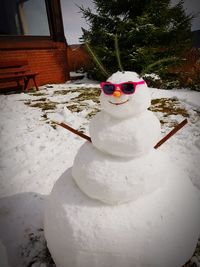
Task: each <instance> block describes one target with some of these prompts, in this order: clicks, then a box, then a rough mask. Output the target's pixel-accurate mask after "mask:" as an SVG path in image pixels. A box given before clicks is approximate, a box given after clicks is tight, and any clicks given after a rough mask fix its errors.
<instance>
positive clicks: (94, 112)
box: [86, 108, 99, 120]
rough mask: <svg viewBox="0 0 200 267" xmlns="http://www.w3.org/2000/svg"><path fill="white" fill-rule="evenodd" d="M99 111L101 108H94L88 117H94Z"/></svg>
mask: <svg viewBox="0 0 200 267" xmlns="http://www.w3.org/2000/svg"><path fill="white" fill-rule="evenodd" d="M97 112H99V109H97V108H94V109H93V110H92V111H91V112H89V113H88V114H87V116H86V119H89V120H90V119H91V118H93V117H94V116H95V115H96V114H97Z"/></svg>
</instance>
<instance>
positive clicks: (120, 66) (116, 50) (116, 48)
mask: <svg viewBox="0 0 200 267" xmlns="http://www.w3.org/2000/svg"><path fill="white" fill-rule="evenodd" d="M115 52H116V58H117V62H118V66H119V69H120V70H121V71H124V70H123V67H122V63H121V58H120V51H119V44H118V38H117V34H115Z"/></svg>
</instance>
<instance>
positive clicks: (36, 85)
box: [33, 76, 39, 91]
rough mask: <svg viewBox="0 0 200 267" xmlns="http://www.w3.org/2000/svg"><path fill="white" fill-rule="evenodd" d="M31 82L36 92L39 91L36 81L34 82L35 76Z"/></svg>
mask: <svg viewBox="0 0 200 267" xmlns="http://www.w3.org/2000/svg"><path fill="white" fill-rule="evenodd" d="M33 82H34V85H35V88H36V90H37V91H39V88H38V86H37V83H36V80H35V76H34V77H33Z"/></svg>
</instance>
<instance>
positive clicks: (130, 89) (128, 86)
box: [121, 83, 135, 94]
mask: <svg viewBox="0 0 200 267" xmlns="http://www.w3.org/2000/svg"><path fill="white" fill-rule="evenodd" d="M121 89H122V92H123V93H124V94H133V93H134V92H135V87H134V85H133V84H132V83H123V84H122V86H121Z"/></svg>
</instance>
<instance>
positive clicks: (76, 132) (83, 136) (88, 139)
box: [52, 121, 92, 142]
mask: <svg viewBox="0 0 200 267" xmlns="http://www.w3.org/2000/svg"><path fill="white" fill-rule="evenodd" d="M52 122H54V123H55V124H57V125H60V126H62V127H63V128H65V129H67V130H69V131H70V132H72V133H74V134H76V135H78V136H80V137H82V138H84V139H86V140H87V141H89V142H92V140H91V138H90V137H89V136H87V135H85V134H83V133H81V132H79V131H77V130H76V129H74V128H72V127H70V126H69V125H67V124H65V123H63V122H61V123H59V122H57V121H52Z"/></svg>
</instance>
